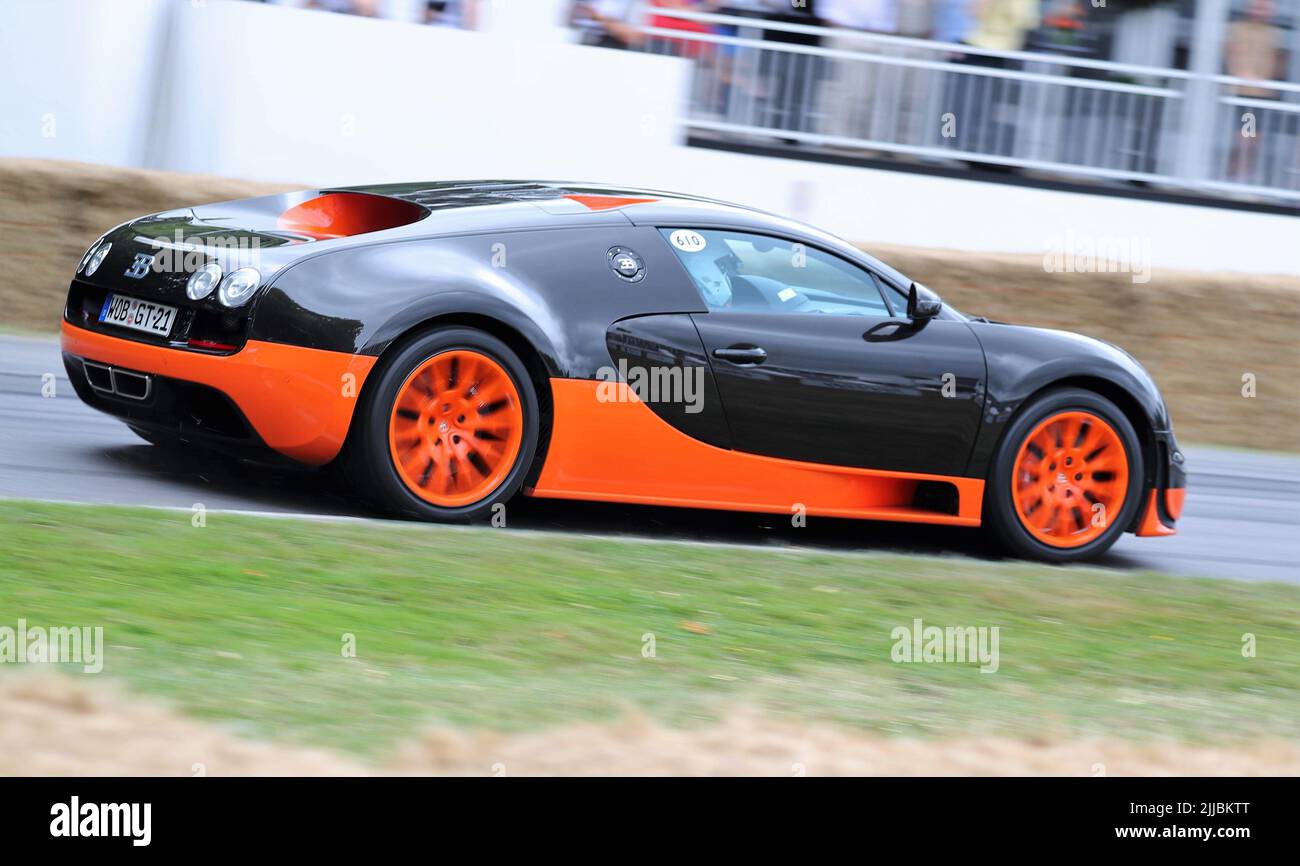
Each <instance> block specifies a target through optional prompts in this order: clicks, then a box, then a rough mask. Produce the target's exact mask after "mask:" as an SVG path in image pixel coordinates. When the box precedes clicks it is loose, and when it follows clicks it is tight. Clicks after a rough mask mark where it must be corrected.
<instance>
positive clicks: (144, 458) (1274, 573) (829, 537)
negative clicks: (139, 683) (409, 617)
mask: <svg viewBox="0 0 1300 866" xmlns="http://www.w3.org/2000/svg"><path fill="white" fill-rule="evenodd" d="M50 373H53V374H54V376H55V379H54V383H55V396H53V397H45V396H43V394H42V384H43V382H44V381H45V380H44V378H43V377H45V376H46V374H50ZM1176 422H1177V419H1175V423H1176ZM1185 451H1186V453H1187V457H1188V468H1189V472H1190V482H1189V491H1188V498H1187V505H1186V509H1185V511H1184V514H1183V518H1182V520H1181V521H1180V522H1179V534H1178V535H1177V536H1174V537H1171V538H1134V537H1133V536H1129V535H1126V536H1124V538H1123V539H1122V540H1121V541H1120V542H1119V543H1118V544H1117V545H1116V546H1115V547H1114V548H1113V549H1112V551H1111V552H1110V553H1109V554H1107V556H1106V557H1104V558H1103V559H1102V560H1101V561H1100V562H1099V563H1098V564H1100V565H1103V566H1105V567H1108V568H1115V569H1141V568H1147V569H1154V570H1157V571H1163V572H1168V573H1173V574H1182V575H1202V576H1207V577H1223V578H1236V579H1242V580H1277V581H1286V582H1290V583H1300V567H1298V566H1297V564H1296V560H1297V558H1298V557H1300V456H1288V455H1280V454H1269V453H1258V452H1246V451H1232V450H1224V449H1208V448H1195V447H1192V448H1186V449H1185ZM0 497H3V498H20V499H41V500H51V501H71V502H88V503H100V504H106V503H107V504H120V505H148V506H162V507H177V508H190V507H192V506H193V505H194V504H195V503H202V504H203V505H204V506H205V507H206V508H207V509H209V510H213V509H230V510H242V511H258V512H275V513H285V514H308V515H345V516H355V517H365V516H371V515H368V514H367V513H366V512H365V511H364V510H361V509H360V508H358V507H357V506H356V505H355V504H353V503H351V502H349V500H348V499H347V497H346V493H345V491H341V490H339V489H338V488H337V485H336V484H335V483H334V482H333V481H332V479H331V478H330V476H329V475H328V474H326V473H321V472H311V471H304V472H294V471H268V470H267V469H265V468H263V467H260V466H253V465H252V464H247V463H241V462H237V461H230V460H225V459H219V458H212V457H197V458H196V457H191V456H189V455H184V454H182V455H178V456H173V455H169V454H167V453H166V452H163V451H160V450H159V449H156V448H153V447H152V446H150V445H147V444H145V443H144V442H143V441H141V440H140V439H138V438H137V437H136V436H135V434H133V433H132V432H131V431H130V430H128V429H127V428H126V427H125V426H124V425H123V424H122V423H121V422H119V421H117V420H115V419H113V418H110V417H109V416H107V415H103V414H101V413H99V412H96V411H94V410H92V409H90V408H88V407H87V406H85V405H84V404H83V403H82V402H81V401H80V400H78V399H77V396H76V394H75V393H74V392H73V390H72V386H71V385H70V384H69V382H68V380H67V376H66V374H65V372H64V370H63V364H62V362H61V360H60V358H59V348H58V342H57V340H54V339H51V338H36V337H17V336H0ZM509 523H510V528H512V529H514V528H522V529H530V530H542V531H554V532H575V533H583V534H597V535H601V534H607V535H636V536H645V537H655V538H673V539H688V540H697V541H711V542H722V543H731V544H743V545H749V546H756V547H761V546H765V545H775V546H781V547H812V548H828V549H838V550H863V551H867V550H876V551H889V552H895V553H916V554H963V555H968V556H975V557H980V558H993V557H995V556H996V554H995V552H994V551H993V550H992V549H991V548H990V547H989V546H988V544H987V542H986V541H985V540H984V538H983V536H982V534H981V533H980V532H978V531H977V530H970V529H954V528H947V527H930V526H913V525H907V524H890V523H864V522H860V521H849V520H831V519H822V518H810V519H809V521H808V525H807V526H806V527H803V528H794V527H792V526H791V525H790V520H789V519H788V518H786V517H782V516H768V515H747V514H734V513H727V512H704V511H693V510H687V509H672V508H650V507H642V506H630V505H609V504H589V503H569V502H556V501H542V500H528V499H521V500H520V501H519V502H518V503H517V504H512V505H511V507H510V512H509Z"/></svg>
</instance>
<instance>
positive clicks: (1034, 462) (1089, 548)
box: [984, 388, 1143, 562]
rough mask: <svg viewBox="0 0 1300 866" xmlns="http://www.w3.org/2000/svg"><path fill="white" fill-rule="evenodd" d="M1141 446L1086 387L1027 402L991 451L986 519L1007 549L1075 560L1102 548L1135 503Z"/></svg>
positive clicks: (1129, 518)
mask: <svg viewBox="0 0 1300 866" xmlns="http://www.w3.org/2000/svg"><path fill="white" fill-rule="evenodd" d="M1142 479H1143V466H1142V448H1141V443H1140V442H1139V441H1138V437H1137V433H1136V432H1135V431H1134V429H1133V425H1132V424H1131V423H1129V420H1128V418H1126V417H1125V416H1124V413H1123V412H1121V411H1120V410H1119V408H1118V407H1117V406H1115V404H1114V403H1112V402H1111V401H1109V400H1107V399H1106V398H1105V397H1102V396H1101V395H1100V394H1096V393H1094V392H1091V391H1085V390H1082V389H1078V388H1063V389H1059V390H1056V391H1050V392H1048V393H1046V394H1043V395H1042V396H1040V397H1038V398H1036V399H1035V400H1034V401H1033V402H1032V403H1030V404H1029V405H1027V406H1025V407H1024V408H1023V409H1022V410H1021V411H1020V413H1019V414H1017V416H1016V417H1015V418H1014V419H1013V420H1012V421H1011V424H1010V426H1009V427H1008V428H1007V430H1006V432H1005V434H1004V435H1003V437H1002V442H1001V444H1000V445H999V446H998V450H997V453H996V454H995V455H994V458H993V462H992V466H991V469H990V472H989V477H988V480H987V484H986V487H985V497H984V509H985V519H986V522H987V523H988V525H989V527H990V528H991V529H992V530H993V532H994V534H995V535H996V536H997V537H998V539H999V540H1000V541H1001V542H1002V543H1003V544H1004V545H1005V546H1006V547H1007V548H1009V549H1010V550H1011V551H1012V552H1013V553H1015V554H1016V555H1019V556H1025V557H1029V558H1032V559H1041V560H1046V561H1049V562H1076V561H1079V560H1084V559H1090V558H1093V557H1096V556H1099V555H1100V554H1102V553H1104V552H1105V551H1106V550H1108V549H1109V548H1110V546H1111V545H1113V544H1114V543H1115V542H1116V541H1117V540H1118V539H1119V537H1120V535H1122V534H1123V533H1124V529H1125V527H1127V526H1128V525H1129V524H1131V523H1132V522H1133V519H1134V517H1135V515H1136V514H1137V511H1138V509H1139V508H1140V507H1141V496H1142V485H1143V482H1142Z"/></svg>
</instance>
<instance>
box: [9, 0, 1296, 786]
mask: <svg viewBox="0 0 1300 866" xmlns="http://www.w3.org/2000/svg"><path fill="white" fill-rule="evenodd" d="M303 7H311V8H303ZM1298 15H1300V0H1272V2H1270V0H1200V2H1192V0H1167V2H1159V0H1156V2H1122V0H1084V2H1076V0H807V2H802V0H793V2H792V0H785V2H777V0H701V2H689V0H652V2H630V0H586V2H572V0H446V2H425V0H313V2H299V0H280V2H256V0H0V81H2V82H3V85H4V86H3V87H0V263H3V267H0V329H2V330H3V331H4V332H5V333H0V396H2V397H3V399H4V401H5V402H4V404H3V406H2V407H0V422H2V423H0V497H5V498H21V499H23V500H33V499H43V500H67V499H74V500H77V501H79V502H83V503H93V504H92V505H82V506H70V505H59V504H49V503H41V504H33V503H31V502H29V501H26V502H17V503H15V502H0V626H3V625H6V624H9V625H12V624H13V621H14V620H15V619H16V618H18V617H25V618H26V619H27V620H29V621H31V622H33V623H36V622H41V623H42V624H87V625H92V624H93V625H99V624H102V625H104V627H105V630H106V634H107V635H108V641H109V647H108V652H107V663H106V666H105V671H106V672H107V673H108V674H109V675H110V677H112V678H113V679H114V680H116V681H119V683H124V684H125V685H126V687H127V689H128V691H127V692H126V694H125V695H121V694H118V693H116V692H113V691H105V690H103V689H101V688H100V687H99V685H98V684H97V683H96V684H90V685H87V684H86V683H85V682H84V681H81V682H72V681H69V680H66V679H59V680H55V681H54V682H52V683H51V682H47V681H45V680H42V679H40V678H31V679H27V678H18V677H11V676H10V675H9V672H8V671H4V672H0V673H2V674H3V675H2V676H0V773H4V772H26V773H33V772H36V773H45V772H67V773H87V772H105V773H117V772H149V773H162V774H168V773H176V772H180V773H187V772H189V768H190V766H191V764H194V765H198V764H201V763H202V764H205V765H209V766H211V767H212V768H213V769H214V771H215V772H362V771H367V770H369V769H374V768H375V767H376V766H379V767H380V768H381V769H385V770H389V771H395V772H464V773H483V772H487V771H488V770H487V769H486V768H490V767H493V766H495V765H496V764H497V763H499V762H504V763H505V764H507V765H509V767H510V768H511V770H510V772H511V774H514V772H515V771H516V768H523V771H525V772H527V771H532V772H554V773H566V772H586V773H592V772H595V773H600V772H610V773H617V772H652V773H653V772H659V773H664V772H679V773H695V772H704V773H707V772H761V773H776V774H787V773H789V772H791V768H792V767H804V768H805V769H807V771H808V772H810V773H813V774H816V773H823V772H852V773H869V772H885V773H909V772H928V773H950V772H969V773H999V772H1002V773H1026V772H1048V773H1078V774H1087V773H1091V774H1094V775H1096V774H1098V771H1097V767H1098V766H1101V767H1102V768H1103V769H1102V772H1103V773H1105V772H1110V773H1166V772H1172V773H1179V772H1182V773H1215V772H1228V773H1247V772H1270V771H1271V772H1300V749H1297V748H1296V746H1295V742H1296V738H1297V736H1300V713H1297V710H1296V708H1297V706H1300V702H1298V701H1297V698H1296V695H1297V694H1298V693H1300V661H1298V660H1300V644H1297V638H1296V633H1295V629H1294V624H1295V620H1296V615H1297V614H1296V612H1297V610H1300V602H1298V600H1297V598H1298V597H1297V595H1296V588H1295V587H1294V586H1289V585H1284V584H1285V583H1292V584H1293V583H1294V582H1295V581H1296V576H1295V570H1294V563H1295V559H1296V557H1295V547H1294V539H1295V537H1296V530H1297V529H1298V528H1300V508H1298V507H1297V504H1296V503H1297V501H1300V461H1298V460H1297V459H1296V457H1295V456H1294V452H1297V451H1300V432H1298V431H1300V341H1297V340H1296V338H1295V335H1296V333H1297V332H1300V18H1298V17H1297V16H1298ZM470 178H505V179H509V178H538V179H554V180H576V181H591V182H608V183H614V184H619V185H630V186H643V187H651V188H656V187H657V188H666V189H675V190H681V191H685V192H690V193H696V194H703V195H710V196H715V197H718V198H722V199H728V200H733V201H737V202H740V203H742V204H747V205H752V206H757V207H760V208H764V209H767V210H771V211H776V212H780V213H782V214H787V215H790V216H793V217H795V218H798V219H803V220H806V221H808V222H811V223H814V224H816V225H818V226H820V227H823V228H825V229H828V230H830V231H832V232H835V233H837V234H839V235H841V236H843V237H845V238H847V239H849V240H851V241H853V242H855V243H859V244H861V245H862V246H864V247H865V248H867V249H869V250H870V251H871V252H873V253H875V254H877V255H879V256H881V257H882V258H884V259H885V260H887V261H889V262H890V263H891V264H893V265H895V266H896V267H898V268H899V269H900V270H902V271H903V272H904V273H907V274H908V275H909V276H912V277H914V278H916V279H918V280H921V281H923V282H925V283H927V284H928V285H930V286H931V287H932V288H934V289H936V290H937V291H938V292H939V293H940V294H941V295H942V296H943V297H944V298H945V299H946V300H948V301H950V302H952V303H953V304H954V305H955V306H957V307H958V308H960V309H962V310H964V311H966V312H969V313H972V314H977V315H988V316H991V317H994V318H998V319H1006V320H1013V321H1018V322H1023V323H1029V324H1038V325H1044V326H1050V327H1061V328H1066V329H1069V330H1074V331H1080V332H1083V333H1087V334H1091V335H1093V336H1097V337H1100V338H1102V339H1106V340H1110V341H1112V342H1114V343H1116V344H1118V345H1120V346H1122V347H1124V348H1125V349H1127V350H1128V351H1130V352H1132V353H1133V354H1134V355H1135V356H1136V357H1137V358H1138V359H1139V360H1140V361H1141V362H1142V363H1143V364H1144V365H1146V366H1147V367H1148V369H1150V371H1151V372H1152V374H1153V375H1154V377H1155V378H1156V380H1157V381H1158V382H1159V384H1160V386H1161V389H1162V391H1163V393H1164V394H1165V396H1166V398H1167V400H1168V402H1169V404H1170V408H1171V411H1172V415H1173V418H1174V422H1175V426H1176V429H1177V431H1178V433H1179V438H1180V441H1181V442H1182V443H1183V444H1185V445H1187V444H1189V443H1190V448H1189V452H1188V453H1189V455H1190V457H1189V464H1190V470H1191V484H1190V490H1191V493H1190V495H1189V500H1188V508H1187V511H1186V512H1185V514H1184V517H1183V519H1182V521H1180V535H1179V536H1177V537H1175V538H1171V539H1157V540H1153V541H1148V542H1145V545H1142V544H1139V543H1138V542H1134V543H1133V544H1131V545H1130V544H1128V542H1127V541H1126V542H1122V543H1121V545H1120V546H1119V547H1118V548H1117V549H1116V553H1114V554H1113V555H1112V556H1111V557H1110V558H1109V559H1108V560H1107V561H1106V562H1105V563H1103V565H1105V566H1107V567H1108V568H1109V569H1110V570H1109V571H1105V572H1103V571H1091V570H1060V569H1057V570H1045V569H1041V568H1038V567H1035V566H1030V565H1026V564H1017V563H1005V562H987V561H981V559H980V557H979V555H978V553H979V548H978V547H977V546H976V545H975V544H974V543H972V542H970V540H969V539H966V538H965V537H964V536H959V534H957V533H950V534H947V535H943V536H941V537H939V538H938V539H937V540H936V539H933V538H929V537H927V536H925V535H924V534H923V533H920V532H912V533H910V534H909V533H908V532H907V531H906V530H905V529H902V528H899V527H896V526H889V527H884V528H882V527H879V526H876V527H871V526H858V525H851V526H847V527H846V526H843V525H838V524H836V523H835V522H833V521H821V522H814V523H815V525H814V524H810V525H809V526H808V527H807V528H800V529H793V528H791V527H788V526H784V525H783V524H784V522H783V521H780V520H775V521H774V520H770V519H768V518H745V517H741V516H734V515H733V516H720V515H707V514H697V513H691V512H674V513H671V514H670V513H665V512H666V510H654V509H639V510H638V509H636V508H635V507H627V508H621V507H614V506H597V507H591V508H584V507H581V506H577V505H574V506H571V507H570V506H562V507H551V508H550V509H549V510H547V509H546V508H541V509H534V510H533V511H532V512H530V511H529V510H528V506H527V505H526V504H525V505H522V506H521V507H520V510H519V511H515V510H514V509H515V506H514V505H513V504H512V505H511V509H512V512H511V515H512V516H511V521H512V523H511V527H518V526H524V527H531V528H540V529H543V530H547V531H546V532H544V533H542V534H531V533H498V534H495V535H492V534H491V533H494V532H497V531H496V530H492V529H482V530H455V529H443V528H430V527H423V526H420V527H409V526H405V527H403V526H399V527H392V526H382V525H378V524H373V523H367V524H362V525H358V526H340V525H336V524H332V523H318V522H306V521H303V522H299V521H290V520H270V521H268V520H266V519H265V518H262V517H235V516H230V515H227V514H220V515H218V514H217V512H216V509H220V508H237V509H244V510H253V511H262V510H274V511H291V512H306V513H309V514H318V513H321V512H324V513H327V514H337V513H342V514H354V513H356V509H355V506H354V505H353V504H351V503H349V502H348V501H347V498H346V496H343V497H339V496H337V495H335V494H332V493H330V492H329V491H328V490H326V489H325V488H323V487H321V486H319V485H317V484H316V483H315V482H313V481H311V480H303V479H301V478H296V477H295V478H287V477H283V476H280V475H275V474H271V475H268V474H267V473H265V472H263V471H261V470H250V469H247V468H246V467H243V468H241V467H236V466H230V465H225V464H210V463H207V462H205V461H203V460H201V459H200V458H199V457H197V456H194V455H181V456H180V457H176V456H175V455H173V456H171V457H163V456H159V455H158V454H157V453H156V452H155V451H154V450H153V449H150V448H148V447H147V446H144V445H142V444H139V443H137V442H135V441H134V440H133V437H132V436H131V434H130V433H129V432H127V431H126V430H125V428H123V427H121V425H119V424H118V423H117V422H115V421H112V420H111V419H108V418H105V417H101V416H97V415H95V414H94V413H92V412H91V411H90V410H88V409H86V408H85V407H83V406H81V404H79V403H77V402H76V401H75V398H74V397H73V396H72V394H71V389H70V387H69V386H68V385H67V383H66V380H63V381H61V382H59V381H58V377H60V376H62V370H61V367H60V365H59V363H58V348H57V343H56V342H55V341H53V340H52V339H50V336H51V335H52V334H54V333H55V332H56V331H57V328H58V322H59V319H60V313H61V309H62V304H63V299H64V296H65V293H66V290H67V284H68V280H69V278H70V277H71V274H72V271H73V269H74V267H75V265H76V262H77V261H78V259H79V257H80V256H81V255H82V253H83V252H84V250H85V248H86V247H87V245H88V244H90V243H91V242H92V241H93V240H94V239H95V238H96V237H97V236H98V235H99V234H100V233H101V232H103V231H104V230H105V229H107V228H109V227H110V226H113V225H115V224H117V223H120V222H122V221H124V220H127V219H131V218H134V217H137V216H139V215H141V214H145V213H150V212H156V211H161V210H166V209H170V208H174V207H180V206H185V205H190V204H198V203H203V202H212V201H221V200H227V199H233V198H240V197H244V196H251V195H257V194H261V193H265V192H271V191H279V190H287V189H302V188H319V187H327V186H330V185H344V184H361V183H373V182H383V181H399V180H400V181H413V180H430V181H435V180H449V179H470ZM9 332H19V333H18V335H15V334H13V333H9ZM47 376H48V377H50V378H51V380H52V381H55V383H56V384H57V385H58V388H55V389H53V390H55V391H57V394H54V393H50V394H48V395H47V394H43V393H42V383H43V382H45V377H47ZM1248 392H1249V393H1248ZM47 396H56V397H57V399H52V400H51V399H46V397H47ZM1202 445H1218V446H1229V448H1230V449H1233V450H1227V449H1223V450H1220V449H1208V448H1202V447H1198V446H1202ZM1262 450H1267V451H1269V452H1291V454H1277V453H1270V454H1262V453H1259V452H1260V451H1262ZM121 503H126V504H145V505H162V506H171V507H178V508H180V509H183V511H181V512H180V513H178V514H173V513H171V512H129V511H119V510H115V509H113V508H111V507H109V506H110V505H111V504H121ZM196 503H197V504H201V505H204V506H205V507H208V508H212V509H213V510H214V511H213V515H212V516H211V517H210V518H209V523H207V524H206V525H205V527H204V528H203V530H202V531H198V529H196V528H195V527H197V524H193V525H192V524H191V515H190V509H192V508H194V507H196ZM565 509H568V510H565ZM557 530H574V531H576V532H577V533H579V535H577V536H574V535H571V534H569V533H568V532H565V531H557ZM927 531H928V530H927ZM626 532H630V533H632V534H636V535H645V536H650V537H652V538H654V539H656V540H661V539H663V538H665V537H689V538H698V537H700V536H703V537H705V538H706V539H708V540H721V541H729V542H734V541H739V542H740V544H741V545H743V546H744V547H746V548H749V549H741V548H732V547H678V546H661V545H660V544H657V543H656V544H650V543H640V542H632V541H628V540H626V539H624V538H622V537H621V536H622V535H623V533H626ZM476 533H477V534H476ZM589 535H590V536H591V537H588V536H589ZM771 542H776V543H777V544H779V545H781V546H782V547H787V546H789V547H807V548H811V550H803V551H801V552H790V551H785V550H782V551H776V550H773V549H772V548H771V547H770V546H769V545H770V543H771ZM827 547H833V548H837V549H842V548H849V549H850V550H851V551H852V552H851V553H829V552H826V551H825V550H824V549H823V548H827ZM881 549H884V550H885V551H893V552H894V553H886V554H883V555H882V554H881V553H880V550H881ZM953 549H957V550H960V551H962V552H967V553H970V552H974V553H976V554H977V556H976V557H975V558H965V557H962V558H945V559H934V558H932V556H931V555H932V554H935V553H947V552H950V551H951V550H953ZM898 552H902V553H907V554H913V553H920V554H922V555H921V556H899V555H897V553H898ZM1160 572H1165V573H1164V574H1161V573H1160ZM1188 574H1192V575H1196V574H1203V575H1206V576H1213V577H1216V578H1219V579H1217V580H1204V581H1200V580H1193V579H1189V578H1187V577H1185V575H1188ZM1173 575H1180V576H1173ZM1222 578H1242V579H1249V580H1259V581H1278V582H1277V583H1264V582H1259V583H1244V582H1241V583H1239V582H1236V581H1232V580H1224V579H1222ZM917 617H920V618H924V619H925V620H926V622H927V623H929V622H933V623H935V624H938V625H966V624H969V625H973V626H979V627H984V626H999V627H1001V628H1004V629H1005V630H1006V631H1005V634H1006V639H1005V640H1006V642H1005V643H1004V645H1003V653H1004V661H1003V665H1002V667H1001V670H1000V672H999V673H998V674H997V675H996V676H983V675H981V674H980V673H978V671H975V670H973V669H968V668H964V667H962V666H951V665H934V666H912V665H897V664H893V663H891V662H890V661H889V641H888V636H889V635H890V633H891V630H892V629H893V628H895V627H896V626H898V625H910V624H911V623H912V622H913V621H914V618H917ZM340 634H351V635H355V636H356V638H357V646H358V648H359V652H358V655H357V656H356V657H354V658H349V659H346V660H344V661H340V657H339V653H338V639H339V635H340ZM646 635H652V636H654V637H655V638H656V639H657V641H658V644H657V645H658V647H659V655H658V660H657V661H647V656H645V654H644V639H645V636H646ZM1247 635H1249V636H1250V641H1251V642H1250V646H1251V647H1252V652H1254V646H1255V644H1254V641H1255V638H1256V637H1258V639H1259V647H1260V649H1259V652H1258V654H1256V655H1251V656H1250V657H1249V659H1247V657H1246V655H1245V654H1244V650H1243V649H1242V641H1243V640H1244V639H1245V636H1247ZM6 667H8V666H6ZM140 694H144V695H148V696H162V697H163V698H165V699H166V700H167V701H168V702H169V704H170V706H169V707H165V708H161V709H160V708H158V707H156V706H155V705H154V704H152V703H149V702H141V701H140V700H138V696H139V695H140ZM173 710H178V711H179V712H180V716H178V715H177V713H175V712H173ZM194 717H198V719H200V720H215V721H217V722H220V723H221V724H222V725H225V726H226V728H225V729H224V730H222V731H217V732H214V731H213V730H212V729H210V728H208V727H206V726H201V725H200V724H199V723H197V722H195V721H194ZM611 720H613V721H611ZM430 725H432V726H433V729H432V733H425V734H419V732H421V731H426V730H428V729H429V726H430ZM502 729H505V730H507V731H509V732H511V733H510V735H509V736H506V737H498V736H497V735H495V734H492V733H485V731H487V732H490V731H499V730H502ZM232 730H233V732H234V734H236V735H238V736H237V737H232V736H230V734H231V731H232ZM552 731H558V733H552ZM417 734H419V736H420V739H418V740H415V739H413V738H415V737H416V736H417ZM250 738H251V739H253V740H265V739H271V740H276V741H288V742H290V743H293V744H295V745H305V746H310V747H312V748H316V747H325V748H327V749H329V750H331V751H330V752H329V753H328V754H322V753H319V752H304V751H300V750H295V751H285V750H280V751H276V752H268V751H265V750H263V749H262V748H261V747H260V746H255V745H249V742H248V740H249V739H250ZM106 742H111V743H112V744H113V745H112V748H108V747H106V745H105V744H106ZM401 744H406V746H405V751H400V750H398V746H399V745H401ZM340 753H341V754H342V755H343V757H340ZM376 761H379V763H378V764H376ZM1107 767H1108V768H1109V769H1106V768H1107Z"/></svg>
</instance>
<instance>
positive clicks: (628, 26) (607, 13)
mask: <svg viewBox="0 0 1300 866" xmlns="http://www.w3.org/2000/svg"><path fill="white" fill-rule="evenodd" d="M635 5H636V0H577V2H575V3H574V4H573V6H572V8H570V9H569V24H570V26H572V27H575V28H577V29H578V30H579V34H580V35H579V41H581V42H582V44H583V45H595V46H597V47H600V48H638V47H640V46H641V45H642V44H643V43H644V42H645V35H644V34H642V33H641V31H640V30H637V29H636V27H635V26H633V24H632V23H631V20H630V19H631V15H632V10H633V8H634V7H635Z"/></svg>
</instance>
